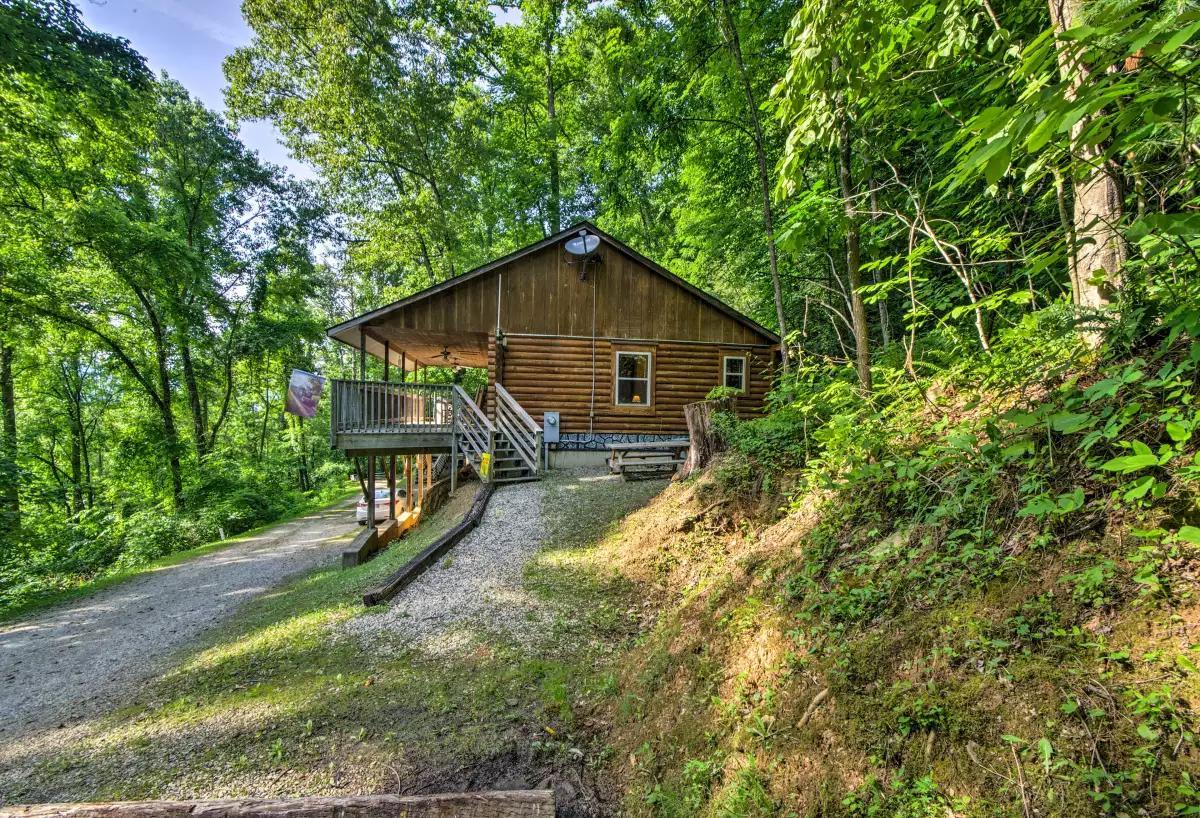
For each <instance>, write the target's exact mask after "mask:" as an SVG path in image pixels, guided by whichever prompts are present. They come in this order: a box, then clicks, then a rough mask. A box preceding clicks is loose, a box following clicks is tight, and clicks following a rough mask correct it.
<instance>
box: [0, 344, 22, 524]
mask: <svg viewBox="0 0 1200 818" xmlns="http://www.w3.org/2000/svg"><path fill="white" fill-rule="evenodd" d="M0 414H2V415H3V420H2V422H0V531H4V530H12V529H15V528H17V527H18V526H19V525H20V523H21V499H20V493H19V491H18V486H17V400H16V389H15V388H14V378H13V348H12V347H10V346H7V345H4V344H0Z"/></svg>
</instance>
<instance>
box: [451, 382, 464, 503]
mask: <svg viewBox="0 0 1200 818" xmlns="http://www.w3.org/2000/svg"><path fill="white" fill-rule="evenodd" d="M450 406H451V409H450V411H451V416H450V493H451V494H453V493H454V492H456V491H458V422H459V415H460V413H461V412H462V411H463V405H462V401H461V400H459V397H458V389H457V387H456V388H455V389H454V391H453V392H451V393H450Z"/></svg>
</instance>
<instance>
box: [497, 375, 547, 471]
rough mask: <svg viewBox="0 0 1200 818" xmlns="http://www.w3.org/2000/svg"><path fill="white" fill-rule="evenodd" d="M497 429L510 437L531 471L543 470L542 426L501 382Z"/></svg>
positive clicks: (518, 454)
mask: <svg viewBox="0 0 1200 818" xmlns="http://www.w3.org/2000/svg"><path fill="white" fill-rule="evenodd" d="M496 429H497V430H499V431H500V432H502V433H503V434H504V436H505V437H506V438H508V440H509V442H510V443H512V446H513V449H514V450H516V453H517V456H518V457H520V458H521V460H522V461H524V463H525V465H526V466H527V467H528V468H529V470H530V471H532V472H533V473H534V474H537V473H538V472H540V471H541V470H542V427H541V426H538V425H537V423H536V422H535V421H534V419H533V418H531V417H530V416H529V413H528V412H526V411H525V409H524V407H522V406H521V404H519V403H517V400H516V398H514V397H513V396H512V395H510V394H509V392H508V390H507V389H505V388H504V387H503V386H501V385H500V384H496Z"/></svg>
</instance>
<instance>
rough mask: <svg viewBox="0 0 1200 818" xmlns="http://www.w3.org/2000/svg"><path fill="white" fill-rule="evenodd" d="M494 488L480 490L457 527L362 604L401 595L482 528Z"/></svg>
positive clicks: (371, 603)
mask: <svg viewBox="0 0 1200 818" xmlns="http://www.w3.org/2000/svg"><path fill="white" fill-rule="evenodd" d="M495 489H496V486H495V484H493V483H488V484H487V485H485V486H484V487H483V488H481V489H480V490H479V493H478V494H476V495H475V501H474V502H473V503H471V508H470V510H469V511H467V513H466V514H465V515H464V516H463V518H462V520H461V521H459V523H458V524H457V525H456V526H454V528H452V529H450V530H449V531H447V532H446V533H445V534H443V535H442V536H440V537H438V538H437V539H436V540H434V541H433V542H432V543H430V544H429V545H428V546H427V547H426V548H425V549H424V550H423V551H421V553H420V554H417V555H416V556H415V557H413V558H412V559H411V560H409V561H408V562H406V563H405V564H404V565H403V566H402V567H401V568H400V569H399V570H397V571H396V572H395V573H394V574H392V575H391V576H389V577H388V578H387V579H386V580H384V581H383V584H382V585H380V586H378V587H376V588H372V589H371V590H369V591H367V592H366V593H365V594H363V604H364V605H379V604H380V603H383V602H387V601H388V600H389V599H391V598H392V597H394V596H395V595H396V594H398V593H400V591H401V590H403V588H404V586H406V585H408V584H409V583H410V582H412V581H413V580H414V579H416V578H417V577H419V576H421V574H423V573H425V570H426V569H427V568H429V567H430V566H431V565H433V564H434V563H436V562H437V561H438V560H439V559H441V557H442V555H443V554H445V553H446V552H447V551H449V550H450V549H451V548H453V547H454V546H455V545H457V544H458V542H459V541H460V540H461V539H462V538H463V537H465V536H467V534H468V532H470V531H471V530H472V529H473V528H475V526H477V525H479V521H480V520H481V519H482V518H483V512H484V511H485V510H486V509H487V504H488V500H490V499H491V498H492V492H493V491H495Z"/></svg>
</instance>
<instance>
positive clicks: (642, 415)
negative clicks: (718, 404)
mask: <svg viewBox="0 0 1200 818" xmlns="http://www.w3.org/2000/svg"><path fill="white" fill-rule="evenodd" d="M488 346H489V354H488V380H489V382H490V383H495V381H496V380H497V377H499V382H500V383H502V384H504V386H505V388H506V389H508V391H509V392H511V393H512V395H513V397H514V398H516V399H517V402H519V403H520V404H521V405H522V406H523V407H524V408H525V410H526V411H527V412H529V414H530V415H532V416H533V419H534V420H535V421H537V422H538V423H541V422H542V413H543V412H547V411H558V412H560V413H561V415H562V418H561V430H562V433H563V434H584V433H587V432H588V431H589V428H588V410H589V405H590V404H591V395H592V342H591V339H589V338H562V337H536V336H528V335H518V334H509V335H508V336H507V337H506V344H505V346H504V347H503V348H502V349H500V350H499V352H500V360H501V368H500V372H499V373H497V354H496V353H497V349H496V345H495V336H494V335H493V336H492V337H491V338H489V344H488ZM617 350H631V351H648V352H650V353H651V354H652V366H651V384H650V390H651V393H650V394H651V402H650V405H649V406H648V407H630V406H617V405H615V404H614V403H613V387H614V382H613V366H614V361H615V352H616V351H617ZM735 354H736V355H742V354H744V355H746V356H747V358H748V363H749V373H748V375H749V377H748V389H747V392H746V394H745V395H743V396H742V397H741V398H739V399H738V409H739V413H740V414H741V415H742V416H743V417H752V416H754V415H755V414H757V413H758V412H759V411H760V410H761V408H762V405H763V401H764V400H765V399H766V395H767V391H768V390H769V389H770V387H771V377H772V374H771V373H772V359H773V355H774V352H773V350H772V349H771V348H770V347H767V346H758V347H752V348H747V347H731V346H727V345H722V344H693V343H680V342H678V341H655V342H638V341H632V340H618V339H608V338H603V339H598V340H597V341H596V351H595V373H596V379H595V389H596V395H595V413H596V414H595V423H594V425H593V426H592V428H591V429H590V431H593V432H611V433H625V434H685V433H686V432H687V424H686V422H685V421H684V417H683V406H684V404H687V403H692V402H694V401H698V400H704V398H705V396H706V395H707V394H708V392H709V390H711V389H712V388H713V387H714V386H717V385H719V384H720V383H721V366H722V359H723V357H724V356H725V355H735ZM489 391H490V392H491V391H492V390H489ZM493 399H494V397H493V395H492V394H489V398H488V400H489V402H491V401H492V400H493Z"/></svg>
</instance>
